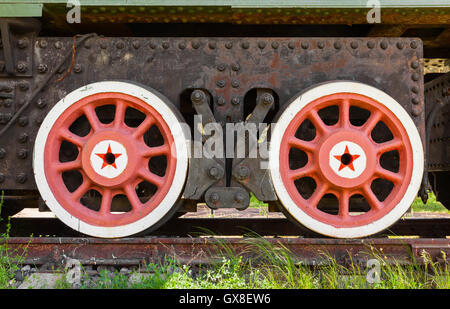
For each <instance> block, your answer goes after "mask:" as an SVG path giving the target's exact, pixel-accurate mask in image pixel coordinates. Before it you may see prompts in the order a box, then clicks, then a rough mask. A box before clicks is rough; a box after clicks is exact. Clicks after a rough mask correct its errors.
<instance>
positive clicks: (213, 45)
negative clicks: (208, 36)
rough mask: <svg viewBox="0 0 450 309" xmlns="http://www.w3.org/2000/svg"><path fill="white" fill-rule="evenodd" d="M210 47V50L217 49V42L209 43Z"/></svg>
mask: <svg viewBox="0 0 450 309" xmlns="http://www.w3.org/2000/svg"><path fill="white" fill-rule="evenodd" d="M208 46H209V48H210V49H216V47H217V44H216V42H209V43H208Z"/></svg>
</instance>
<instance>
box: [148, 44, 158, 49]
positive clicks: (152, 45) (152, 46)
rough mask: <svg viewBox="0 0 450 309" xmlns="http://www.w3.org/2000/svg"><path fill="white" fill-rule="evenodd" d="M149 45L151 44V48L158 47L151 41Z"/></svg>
mask: <svg viewBox="0 0 450 309" xmlns="http://www.w3.org/2000/svg"><path fill="white" fill-rule="evenodd" d="M148 46H150V48H151V49H155V48H156V47H157V45H156V43H155V42H150V44H148Z"/></svg>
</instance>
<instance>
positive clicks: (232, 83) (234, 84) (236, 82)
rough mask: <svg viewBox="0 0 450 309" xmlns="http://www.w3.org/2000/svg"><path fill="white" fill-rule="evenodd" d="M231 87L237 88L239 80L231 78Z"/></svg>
mask: <svg viewBox="0 0 450 309" xmlns="http://www.w3.org/2000/svg"><path fill="white" fill-rule="evenodd" d="M231 87H233V88H239V81H238V80H233V81H232V82H231Z"/></svg>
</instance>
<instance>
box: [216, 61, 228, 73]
mask: <svg viewBox="0 0 450 309" xmlns="http://www.w3.org/2000/svg"><path fill="white" fill-rule="evenodd" d="M225 69H226V65H225V63H220V64H219V65H218V66H217V70H219V71H220V72H223V71H225Z"/></svg>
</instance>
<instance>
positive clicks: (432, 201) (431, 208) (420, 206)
mask: <svg viewBox="0 0 450 309" xmlns="http://www.w3.org/2000/svg"><path fill="white" fill-rule="evenodd" d="M411 210H412V212H437V213H450V211H449V210H447V208H445V207H444V206H443V205H442V204H441V203H440V202H439V201H437V200H436V196H435V195H434V194H433V193H432V192H429V194H428V200H427V203H426V204H424V203H423V202H422V200H421V199H420V198H416V199H415V200H414V202H413V203H412V205H411Z"/></svg>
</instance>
